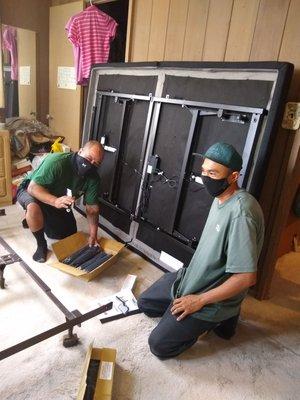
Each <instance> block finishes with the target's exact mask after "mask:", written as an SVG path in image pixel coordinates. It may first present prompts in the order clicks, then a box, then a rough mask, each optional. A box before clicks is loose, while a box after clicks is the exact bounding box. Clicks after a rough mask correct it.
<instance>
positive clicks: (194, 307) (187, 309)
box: [171, 294, 205, 321]
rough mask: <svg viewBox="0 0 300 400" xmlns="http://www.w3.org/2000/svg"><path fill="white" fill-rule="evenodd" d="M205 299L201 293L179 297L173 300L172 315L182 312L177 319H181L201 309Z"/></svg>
mask: <svg viewBox="0 0 300 400" xmlns="http://www.w3.org/2000/svg"><path fill="white" fill-rule="evenodd" d="M204 305H205V304H204V301H203V299H202V296H201V295H197V294H189V295H187V296H183V297H179V298H178V299H175V300H174V301H173V307H172V308H171V313H172V315H176V314H180V315H179V317H178V318H177V321H181V320H182V319H183V318H185V317H186V316H187V315H189V314H193V313H194V312H196V311H199V310H201V308H202V307H203V306H204Z"/></svg>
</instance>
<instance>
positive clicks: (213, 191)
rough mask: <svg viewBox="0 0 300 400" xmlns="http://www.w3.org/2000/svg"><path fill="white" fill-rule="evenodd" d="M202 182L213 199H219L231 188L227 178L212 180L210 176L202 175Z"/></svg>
mask: <svg viewBox="0 0 300 400" xmlns="http://www.w3.org/2000/svg"><path fill="white" fill-rule="evenodd" d="M202 181H203V184H204V186H205V189H206V190H207V191H208V193H209V194H210V195H211V196H213V197H218V196H220V194H222V193H223V192H225V190H226V189H228V188H229V186H230V185H229V183H228V181H227V178H223V179H212V178H210V177H209V176H203V175H202Z"/></svg>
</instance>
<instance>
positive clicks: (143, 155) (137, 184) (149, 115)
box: [131, 101, 154, 215]
mask: <svg viewBox="0 0 300 400" xmlns="http://www.w3.org/2000/svg"><path fill="white" fill-rule="evenodd" d="M153 106H154V103H153V101H150V103H149V108H148V114H147V120H146V125H145V131H144V138H143V144H142V150H141V155H140V162H139V169H138V171H139V172H140V173H141V178H140V179H139V180H138V182H137V183H136V186H135V191H134V196H133V200H132V206H131V213H132V214H134V215H136V208H135V207H136V203H137V199H138V196H139V189H140V184H141V183H142V184H143V176H144V175H142V169H143V165H144V162H145V154H146V149H147V143H148V136H149V135H148V134H149V130H150V125H151V119H152V113H153Z"/></svg>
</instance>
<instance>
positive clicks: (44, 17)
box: [0, 0, 51, 122]
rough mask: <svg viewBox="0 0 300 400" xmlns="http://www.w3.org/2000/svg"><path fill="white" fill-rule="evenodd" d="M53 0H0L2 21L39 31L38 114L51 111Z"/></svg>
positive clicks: (43, 119) (44, 114)
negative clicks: (50, 37) (51, 11)
mask: <svg viewBox="0 0 300 400" xmlns="http://www.w3.org/2000/svg"><path fill="white" fill-rule="evenodd" d="M50 4H51V0H26V1H25V0H22V1H21V0H0V16H1V22H2V23H4V24H7V25H13V26H16V27H19V28H23V29H30V30H32V31H35V32H36V33H37V116H38V118H39V119H40V120H42V121H43V122H46V114H48V112H49V7H50Z"/></svg>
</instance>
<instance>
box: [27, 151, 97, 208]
mask: <svg viewBox="0 0 300 400" xmlns="http://www.w3.org/2000/svg"><path fill="white" fill-rule="evenodd" d="M72 155H73V153H52V154H48V155H47V156H46V157H45V159H44V160H43V161H42V163H41V164H40V165H39V167H38V168H37V169H36V170H34V171H33V172H32V173H31V174H29V175H28V177H26V178H25V180H24V181H23V182H22V185H26V184H27V183H28V180H33V181H34V182H35V183H37V184H38V185H41V186H43V187H44V188H45V189H47V190H48V191H49V193H51V194H53V195H54V196H56V197H61V196H65V195H67V189H71V190H72V195H73V196H74V197H75V198H78V197H80V196H81V195H82V194H83V195H84V201H85V202H86V204H89V205H94V204H99V190H100V178H99V176H98V174H97V173H96V172H95V173H92V174H89V175H88V176H85V177H80V176H79V175H78V174H77V173H76V172H75V171H74V167H73V165H72Z"/></svg>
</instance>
